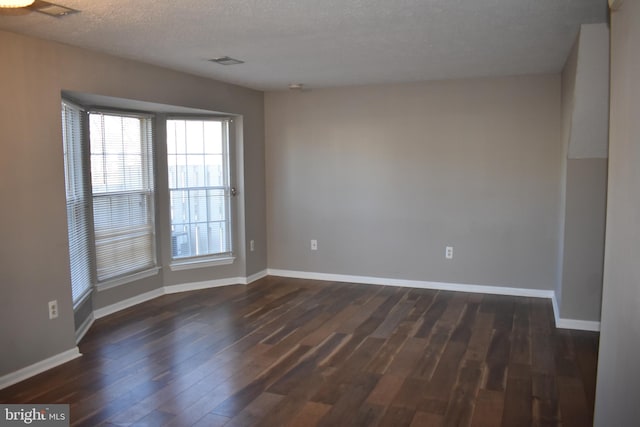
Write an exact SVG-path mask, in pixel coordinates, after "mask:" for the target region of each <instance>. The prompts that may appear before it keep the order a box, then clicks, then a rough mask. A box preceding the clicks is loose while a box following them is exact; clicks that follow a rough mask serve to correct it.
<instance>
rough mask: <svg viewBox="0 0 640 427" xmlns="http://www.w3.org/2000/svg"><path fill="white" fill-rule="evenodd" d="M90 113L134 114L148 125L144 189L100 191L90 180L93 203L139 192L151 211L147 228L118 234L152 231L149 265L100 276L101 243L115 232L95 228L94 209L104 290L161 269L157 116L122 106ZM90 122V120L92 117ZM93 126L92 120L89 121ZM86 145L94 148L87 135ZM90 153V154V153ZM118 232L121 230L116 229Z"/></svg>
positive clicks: (98, 283) (99, 284) (95, 247)
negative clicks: (104, 233) (155, 136)
mask: <svg viewBox="0 0 640 427" xmlns="http://www.w3.org/2000/svg"><path fill="white" fill-rule="evenodd" d="M88 114H89V115H91V114H105V115H113V116H121V117H133V118H136V119H141V120H143V126H146V127H147V129H146V131H145V132H144V135H143V136H144V137H145V138H143V141H142V144H143V147H142V152H141V154H142V156H141V157H142V163H143V168H145V167H146V168H145V169H143V179H144V189H142V190H130V191H120V192H118V191H115V192H113V191H112V192H109V191H106V192H100V193H94V192H93V185H92V181H91V180H89V188H90V191H91V200H92V203H95V202H96V200H99V199H104V198H110V197H111V198H112V197H118V196H126V195H136V194H139V195H140V196H142V197H146V198H147V199H148V203H149V204H148V207H147V208H148V211H149V212H150V221H151V223H150V224H149V226H148V229H147V230H142V231H141V230H138V229H136V230H134V229H132V230H131V233H129V235H128V237H127V234H124V235H121V236H119V238H121V239H123V240H126V239H129V240H131V239H132V238H133V237H135V235H138V234H140V233H142V234H145V233H147V234H149V232H150V251H149V256H150V262H149V264H148V265H147V266H144V267H141V268H139V269H131V270H129V271H125V272H123V273H122V274H115V275H110V276H108V277H104V278H100V277H99V275H98V266H99V261H98V252H99V250H98V245H99V244H105V242H108V241H109V240H110V239H111V238H112V237H113V236H111V237H109V236H108V235H104V236H100V233H98V231H97V230H96V224H95V222H96V220H95V215H96V213H95V211H94V215H93V217H92V220H93V222H94V225H93V230H92V231H93V235H94V238H93V253H94V265H95V268H94V274H95V281H96V288H97V289H98V290H99V291H103V290H106V289H110V288H113V287H116V286H120V285H124V284H127V283H130V282H132V281H135V280H140V279H142V278H145V277H150V276H153V275H156V274H157V273H158V272H159V271H160V267H159V266H158V259H157V249H156V245H157V233H156V227H157V219H156V216H157V215H156V212H155V202H156V200H155V199H156V189H155V175H154V174H155V168H156V165H155V160H154V155H153V152H154V150H153V146H154V144H155V140H154V134H153V126H154V123H153V120H154V116H153V115H152V114H148V113H138V112H129V111H122V110H116V109H98V108H96V109H91V110H89V112H88ZM89 122H90V120H89ZM89 126H90V124H89ZM90 131H91V129H90V128H89V133H90ZM86 144H87V147H89V148H88V149H89V151H91V140H90V137H88V138H87V141H86ZM90 155H91V154H90ZM89 167H91V160H89ZM116 234H118V233H116Z"/></svg>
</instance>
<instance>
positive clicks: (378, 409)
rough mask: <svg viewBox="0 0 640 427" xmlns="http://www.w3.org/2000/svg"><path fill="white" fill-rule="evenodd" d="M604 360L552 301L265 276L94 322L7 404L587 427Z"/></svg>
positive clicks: (265, 420)
mask: <svg viewBox="0 0 640 427" xmlns="http://www.w3.org/2000/svg"><path fill="white" fill-rule="evenodd" d="M597 348H598V335H597V334H595V333H585V332H577V331H565V330H556V329H555V327H554V321H553V314H552V308H551V303H550V301H548V300H544V299H535V298H521V297H505V296H494V295H479V294H468V293H456V292H444V291H434V290H422V289H410V288H400V287H383V286H372V285H355V284H344V283H328V282H318V281H310V280H295V279H284V278H279V277H267V278H265V279H262V280H259V281H257V282H255V283H253V284H251V285H249V286H242V285H238V286H229V287H223V288H215V289H209V290H202V291H195V292H188V293H182V294H174V295H166V296H163V297H160V298H157V299H155V300H152V301H149V302H147V303H144V304H141V305H138V306H135V307H132V308H129V309H127V310H124V311H121V312H119V313H116V314H114V315H111V316H109V317H106V318H104V319H100V320H98V321H96V322H95V324H94V325H93V327H92V328H91V330H90V331H89V332H88V334H87V335H86V336H85V337H84V339H83V340H82V342H81V343H80V351H81V352H82V353H83V355H84V356H82V357H81V358H78V359H76V360H74V361H71V362H69V363H67V364H65V365H62V366H60V367H57V368H55V369H52V370H50V371H47V372H45V373H43V374H41V375H38V376H37V377H34V378H31V379H29V380H26V381H24V382H22V383H20V384H16V385H15V386H12V387H10V388H7V389H4V390H2V391H0V402H3V403H69V404H70V405H71V419H72V425H77V426H96V425H103V426H114V425H135V426H143V425H147V426H154V427H155V426H163V425H169V426H192V425H195V426H223V425H224V426H242V427H244V426H251V425H259V426H305V427H310V426H315V425H317V426H340V425H344V426H374V425H377V426H439V425H444V426H492V427H493V426H500V425H502V426H528V425H535V426H552V425H562V426H563V427H570V426H579V427H584V426H588V425H591V424H592V414H593V402H594V390H595V374H596V358H597Z"/></svg>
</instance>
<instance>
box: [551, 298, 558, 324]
mask: <svg viewBox="0 0 640 427" xmlns="http://www.w3.org/2000/svg"><path fill="white" fill-rule="evenodd" d="M551 306H552V307H553V318H554V319H555V321H556V328H558V327H559V326H558V324H560V307H558V299H557V297H556V293H555V292H554V293H553V296H552V297H551Z"/></svg>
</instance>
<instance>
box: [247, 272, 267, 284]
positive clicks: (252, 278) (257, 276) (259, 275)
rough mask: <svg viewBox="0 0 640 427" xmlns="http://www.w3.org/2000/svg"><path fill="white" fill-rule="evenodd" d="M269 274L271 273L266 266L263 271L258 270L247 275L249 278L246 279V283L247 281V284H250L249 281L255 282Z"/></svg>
mask: <svg viewBox="0 0 640 427" xmlns="http://www.w3.org/2000/svg"><path fill="white" fill-rule="evenodd" d="M268 275H269V272H268V271H267V269H266V268H265V269H264V270H262V271H258V272H257V273H255V274H252V275H251V276H249V277H247V279H246V283H245V284H247V285H248V284H249V283H253V282H255V281H256V280H260V279H262V278H264V277H267V276H268Z"/></svg>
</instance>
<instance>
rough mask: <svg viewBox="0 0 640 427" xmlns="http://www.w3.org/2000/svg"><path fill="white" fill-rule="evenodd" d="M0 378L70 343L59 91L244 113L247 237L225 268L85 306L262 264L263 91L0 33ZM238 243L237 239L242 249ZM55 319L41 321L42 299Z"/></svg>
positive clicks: (115, 292) (142, 285)
mask: <svg viewBox="0 0 640 427" xmlns="http://www.w3.org/2000/svg"><path fill="white" fill-rule="evenodd" d="M0 57H1V58H2V66H1V67H0V93H2V99H1V100H0V148H1V153H2V155H1V156H0V197H1V198H2V200H3V203H2V204H1V207H0V238H1V239H2V241H3V242H4V244H3V245H2V247H1V249H0V292H1V298H0V324H1V325H2V328H1V329H0V342H2V347H3V349H11V351H3V352H2V356H1V358H0V376H1V375H3V374H6V373H9V372H12V371H15V370H17V369H20V368H22V367H25V366H28V365H30V364H32V363H35V362H38V361H40V360H43V359H45V358H47V357H50V356H53V355H55V354H58V353H60V352H62V351H65V350H67V349H69V348H72V347H73V346H75V340H74V324H73V323H74V322H73V311H72V303H71V290H70V279H69V260H68V248H67V234H66V210H65V193H64V171H63V159H62V140H61V132H62V131H61V119H60V96H61V91H62V90H71V91H77V92H84V93H95V94H100V95H107V96H112V97H120V98H129V99H136V100H143V101H148V102H155V103H161V104H168V105H178V106H186V107H191V108H200V109H205V110H214V111H222V112H227V113H234V114H240V115H242V116H243V117H244V125H245V126H244V151H243V153H242V155H243V156H242V159H243V161H244V171H245V176H244V177H242V178H243V185H244V187H243V188H242V193H243V195H244V203H245V212H246V215H245V223H244V224H242V226H243V227H242V228H244V229H245V230H246V238H247V240H248V239H255V240H256V251H255V252H248V253H247V254H246V256H247V258H246V259H239V260H238V262H237V263H236V264H235V265H234V266H231V267H225V268H210V269H203V270H197V271H196V270H191V271H184V272H180V274H178V273H174V274H173V275H172V276H171V277H170V278H167V279H166V280H167V282H165V278H164V275H163V274H160V275H158V276H155V277H152V278H147V279H144V280H141V281H139V282H137V283H131V284H128V285H123V286H120V287H117V288H113V289H110V290H107V291H104V292H100V293H98V294H97V295H95V297H94V301H93V304H94V308H100V307H103V306H105V305H107V304H111V303H114V302H118V301H121V300H122V299H125V298H128V297H132V296H135V295H137V294H139V293H141V292H145V291H148V290H152V289H156V288H158V287H161V286H163V285H164V284H167V283H188V282H192V281H199V280H211V279H218V278H223V277H236V276H244V275H245V274H247V275H250V274H253V273H256V272H258V271H260V270H263V269H264V268H266V226H265V216H266V213H265V195H264V111H263V108H264V103H263V94H262V93H261V92H258V91H253V90H250V89H245V88H241V87H238V86H233V85H228V84H223V83H219V82H216V81H213V80H209V79H204V78H199V77H195V76H191V75H186V74H182V73H178V72H174V71H171V70H167V69H162V68H158V67H154V66H150V65H145V64H141V63H137V62H134V61H129V60H124V59H118V58H115V57H111V56H107V55H102V54H98V53H94V52H89V51H86V50H81V49H77V48H72V47H69V46H64V45H60V44H57V43H53V42H48V41H42V40H37V39H33V38H28V37H24V36H21V35H17V34H12V33H7V32H0ZM242 243H244V242H241V244H242ZM53 299H57V300H58V302H59V305H60V317H59V318H58V319H56V320H53V321H50V320H49V319H48V315H47V301H49V300H53Z"/></svg>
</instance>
